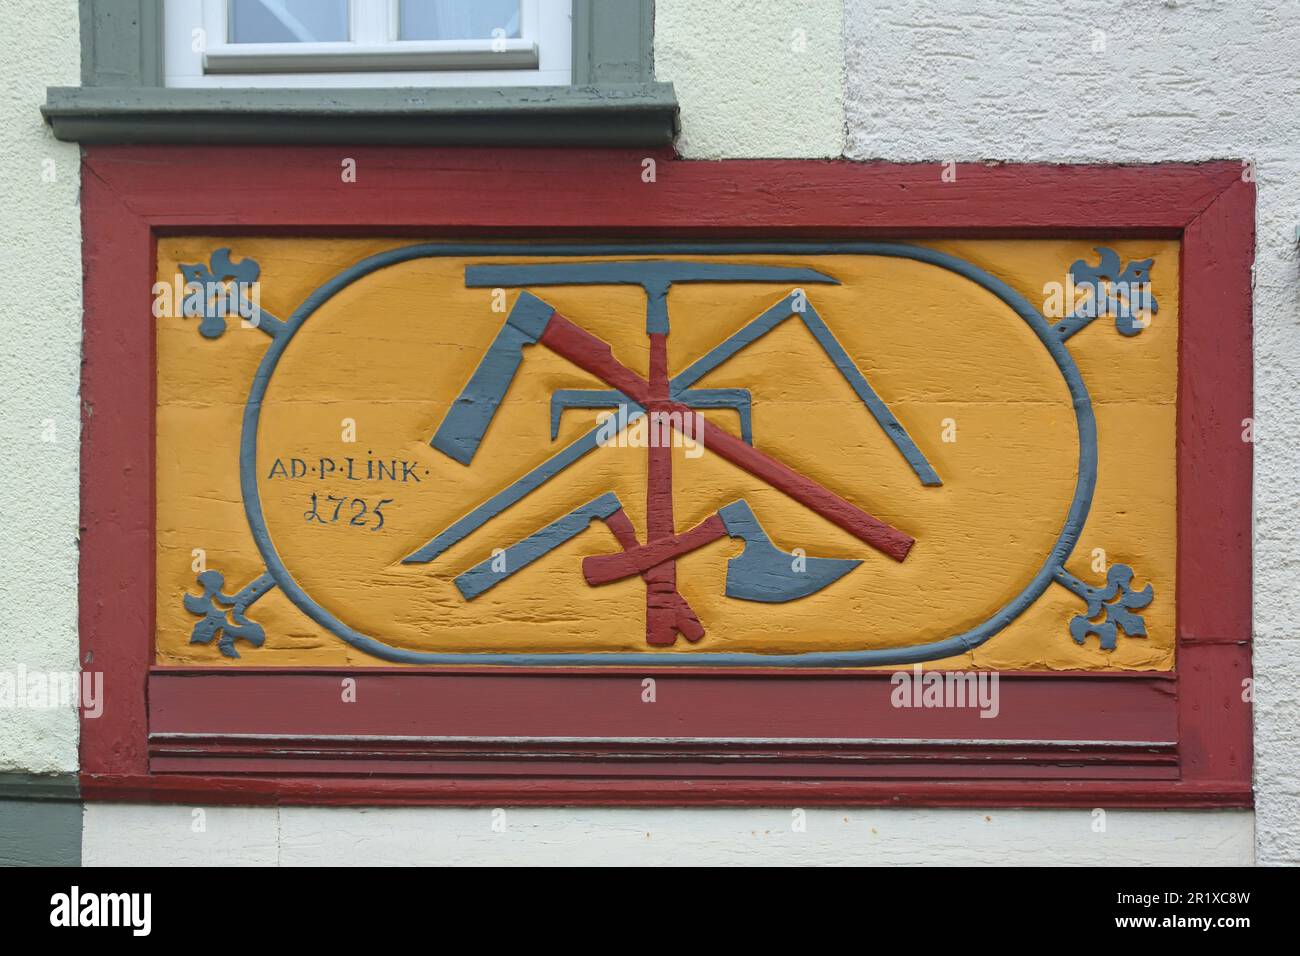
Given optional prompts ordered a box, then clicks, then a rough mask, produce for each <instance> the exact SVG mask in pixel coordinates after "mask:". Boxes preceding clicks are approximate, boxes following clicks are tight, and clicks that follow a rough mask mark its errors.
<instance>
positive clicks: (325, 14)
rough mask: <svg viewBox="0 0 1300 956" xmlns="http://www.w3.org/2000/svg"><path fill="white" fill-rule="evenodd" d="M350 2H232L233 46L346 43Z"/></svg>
mask: <svg viewBox="0 0 1300 956" xmlns="http://www.w3.org/2000/svg"><path fill="white" fill-rule="evenodd" d="M347 38H348V0H230V39H231V42H233V43H319V42H324V41H338V40H347Z"/></svg>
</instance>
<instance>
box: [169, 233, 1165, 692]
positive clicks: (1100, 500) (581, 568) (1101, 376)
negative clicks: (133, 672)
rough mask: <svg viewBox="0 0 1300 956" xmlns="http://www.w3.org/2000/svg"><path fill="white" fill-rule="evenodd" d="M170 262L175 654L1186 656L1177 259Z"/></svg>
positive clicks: (341, 659) (1029, 660)
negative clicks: (1180, 616)
mask: <svg viewBox="0 0 1300 956" xmlns="http://www.w3.org/2000/svg"><path fill="white" fill-rule="evenodd" d="M157 261H158V272H157V280H158V285H157V286H155V295H156V301H157V306H156V308H155V314H156V315H157V316H158V320H157V408H156V413H157V414H156V421H157V446H156V447H157V475H156V507H157V513H156V517H157V539H156V548H157V597H156V600H157V633H156V647H157V656H158V662H159V663H163V664H187V665H217V666H250V665H251V666H268V665H270V666H279V665H293V666H304V665H305V666H338V665H349V666H355V665H367V664H369V665H384V664H409V665H417V666H418V665H430V664H436V665H446V664H458V663H464V664H485V663H492V664H516V665H547V664H561V665H573V664H582V665H590V664H628V663H645V664H657V665H663V664H689V665H722V666H783V667H790V666H818V667H822V666H843V667H854V666H877V665H884V666H898V665H904V664H912V663H916V662H937V663H938V666H942V667H944V668H969V667H980V668H996V669H1016V670H1034V669H1037V670H1042V669H1062V670H1065V669H1068V670H1102V669H1109V670H1114V669H1121V670H1125V669H1127V670H1170V669H1171V668H1172V666H1173V659H1174V620H1175V608H1174V600H1173V596H1174V594H1175V593H1176V588H1175V584H1176V582H1175V578H1174V574H1175V554H1176V539H1175V527H1176V522H1175V519H1176V500H1175V457H1176V449H1175V405H1176V388H1177V381H1176V378H1177V361H1178V359H1177V354H1178V349H1177V344H1178V329H1179V321H1178V317H1179V308H1178V293H1179V288H1178V262H1179V244H1178V242H1177V241H1174V240H1166V239H1150V240H1147V239H1142V240H1135V239H1125V240H1116V241H1105V240H1098V241H1082V240H1059V241H1057V240H1053V241H1044V240H1032V241H1031V240H1025V241H1019V240H1015V241H1013V240H963V241H943V242H924V243H907V242H862V241H853V242H849V241H845V242H829V241H827V242H822V241H819V242H798V241H792V242H771V243H742V244H737V243H726V242H719V243H705V242H691V243H673V242H671V241H660V242H646V241H642V242H636V243H633V242H613V243H605V244H568V245H558V244H548V243H544V242H540V241H533V240H530V241H526V242H525V241H510V240H508V239H506V240H501V241H495V242H486V241H476V242H465V241H445V242H444V241H430V242H425V243H418V244H412V243H411V242H410V241H409V240H404V241H379V240H356V239H338V240H326V239H295V238H265V237H257V238H254V237H248V238H240V237H236V236H228V237H223V238H213V237H202V236H187V237H171V238H163V239H160V240H159V243H158V256H157Z"/></svg>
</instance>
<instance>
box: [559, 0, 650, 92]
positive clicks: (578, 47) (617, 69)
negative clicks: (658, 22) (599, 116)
mask: <svg viewBox="0 0 1300 956" xmlns="http://www.w3.org/2000/svg"><path fill="white" fill-rule="evenodd" d="M654 24H655V15H654V0H573V79H572V82H573V85H574V86H603V85H605V84H611V83H612V84H624V83H650V82H652V81H653V80H654Z"/></svg>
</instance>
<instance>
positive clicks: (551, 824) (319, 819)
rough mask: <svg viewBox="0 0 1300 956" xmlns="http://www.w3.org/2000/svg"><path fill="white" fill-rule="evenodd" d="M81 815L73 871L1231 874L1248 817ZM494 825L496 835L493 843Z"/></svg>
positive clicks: (1245, 842)
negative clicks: (912, 868) (162, 865)
mask: <svg viewBox="0 0 1300 956" xmlns="http://www.w3.org/2000/svg"><path fill="white" fill-rule="evenodd" d="M144 809H145V808H141V807H135V806H130V805H112V804H93V805H91V806H88V807H87V808H86V836H85V843H84V846H83V849H82V858H83V861H84V862H85V863H86V864H87V865H96V866H113V865H117V866H133V865H141V864H151V863H153V864H156V863H158V862H161V861H166V862H167V863H169V864H173V865H185V864H202V863H210V864H217V863H224V862H242V863H247V864H254V865H272V864H275V863H279V864H280V865H283V866H311V865H329V866H361V865H375V864H394V865H415V864H423V865H452V864H455V865H463V866H499V865H517V864H537V865H557V866H563V865H618V866H643V865H669V866H681V865H692V864H709V865H723V866H726V865H732V866H739V865H745V864H768V865H771V864H827V863H834V864H883V863H892V864H906V865H926V864H945V865H976V864H1007V865H1029V866H1038V865H1059V864H1060V863H1061V862H1062V861H1070V862H1076V863H1096V864H1109V865H1115V866H1135V865H1148V864H1150V865H1174V864H1183V865H1187V864H1196V865H1208V864H1220V865H1228V866H1232V865H1245V864H1249V863H1250V862H1251V859H1252V857H1253V853H1254V849H1253V833H1252V829H1251V815H1250V814H1249V813H1245V812H1237V813H1194V812H1180V811H1114V812H1111V813H1109V814H1107V816H1106V820H1105V826H1106V829H1105V832H1104V833H1101V832H1097V831H1096V830H1095V829H1094V817H1093V814H1092V812H1091V811H1089V810H1010V811H1008V810H899V809H884V810H808V811H807V815H806V818H805V821H804V822H805V823H806V829H805V830H804V831H802V832H798V831H796V830H795V829H794V826H793V824H794V817H793V816H792V811H791V810H790V809H789V808H785V809H778V808H774V809H755V810H674V809H662V810H661V809H639V810H617V809H591V810H582V809H519V810H510V809H507V810H505V811H504V814H502V812H501V811H495V812H494V811H493V810H490V809H435V808H402V809H393V808H386V809H376V810H355V809H345V808H312V807H287V808H283V809H279V810H277V809H275V808H270V807H268V808H262V809H251V808H242V809H241V808H230V809H209V810H207V811H206V819H205V821H204V825H205V827H206V830H205V831H204V832H201V833H196V832H194V821H195V815H194V813H195V811H194V810H193V809H191V808H190V807H151V808H148V812H147V813H144V812H141V811H142V810H144ZM494 825H495V827H496V828H495V829H494Z"/></svg>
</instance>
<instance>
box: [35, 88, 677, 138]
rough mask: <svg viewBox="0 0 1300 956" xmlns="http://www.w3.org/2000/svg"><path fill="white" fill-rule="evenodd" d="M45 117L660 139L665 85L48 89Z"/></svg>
mask: <svg viewBox="0 0 1300 956" xmlns="http://www.w3.org/2000/svg"><path fill="white" fill-rule="evenodd" d="M41 113H42V114H43V115H44V116H45V119H46V122H48V123H49V124H50V126H51V127H52V128H53V130H54V135H55V137H56V138H58V139H62V140H73V141H77V142H82V143H133V142H134V143H139V142H153V143H212V142H214V141H220V142H223V143H388V144H398V143H403V144H408V143H409V144H429V145H489V146H490V145H570V146H661V145H664V144H667V143H670V142H671V141H672V139H673V136H674V135H675V133H676V129H677V98H676V96H675V95H674V93H673V87H672V84H670V83H646V84H641V85H635V86H619V87H613V86H611V87H604V88H591V87H586V88H580V87H565V86H537V87H503V88H495V89H494V88H487V89H483V88H471V89H418V90H417V89H401V90H391V89H340V90H277V89H264V90H250V89H231V90H219V89H213V90H195V89H167V88H163V87H139V88H134V89H128V88H110V87H50V88H49V90H48V91H47V97H46V102H45V104H44V105H43V106H42V107H41Z"/></svg>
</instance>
